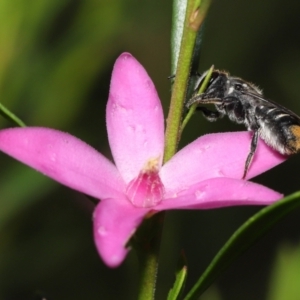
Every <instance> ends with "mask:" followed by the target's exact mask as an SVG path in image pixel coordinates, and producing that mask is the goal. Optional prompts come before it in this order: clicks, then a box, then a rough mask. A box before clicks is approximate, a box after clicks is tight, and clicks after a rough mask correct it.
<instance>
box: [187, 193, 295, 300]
mask: <svg viewBox="0 0 300 300" xmlns="http://www.w3.org/2000/svg"><path fill="white" fill-rule="evenodd" d="M299 207H300V192H296V193H294V194H292V195H290V196H287V197H285V198H283V199H282V200H280V201H278V202H276V203H274V204H273V205H270V206H268V207H265V208H263V209H262V210H261V211H259V212H258V213H257V214H255V215H254V216H252V217H251V218H250V219H249V220H248V221H246V222H245V223H244V224H243V225H242V226H241V227H240V228H239V229H238V230H237V231H236V232H235V233H234V234H233V235H232V236H231V237H230V239H229V240H228V241H227V242H226V244H225V245H224V246H223V247H222V249H221V250H220V251H219V252H218V253H217V255H216V256H215V258H214V259H213V260H212V262H211V263H210V265H209V266H208V267H207V269H206V270H205V271H204V273H203V274H202V276H201V277H200V278H199V280H198V282H197V283H196V284H195V285H194V287H193V288H192V289H191V290H190V292H189V293H188V294H187V296H186V297H185V298H184V299H185V300H188V299H189V300H190V299H198V297H199V296H200V295H201V294H202V293H203V292H204V291H205V290H206V289H207V288H208V287H209V286H210V285H211V284H212V283H213V282H214V281H215V279H216V278H217V277H218V276H220V274H221V273H222V272H223V271H224V270H225V269H226V268H227V267H229V266H230V264H231V263H232V262H233V261H234V260H236V259H237V258H238V257H240V256H241V254H242V253H244V252H245V251H246V250H247V249H248V248H249V247H250V246H252V245H253V244H254V243H255V242H256V241H257V240H258V239H259V238H260V237H261V236H262V235H263V234H265V233H266V232H267V231H268V230H270V229H271V228H272V227H273V226H274V225H275V224H276V223H278V222H279V221H280V220H281V219H282V218H283V217H285V216H286V215H288V214H289V213H290V212H292V211H293V210H295V209H296V208H299Z"/></svg>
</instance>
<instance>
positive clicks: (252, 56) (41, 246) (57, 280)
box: [0, 0, 300, 300]
mask: <svg viewBox="0 0 300 300" xmlns="http://www.w3.org/2000/svg"><path fill="white" fill-rule="evenodd" d="M171 12H172V3H171V1H158V0H151V1H150V0H146V1H133V0H116V1H103V0H102V1H101V0H73V1H71V0H45V1H25V0H0V91H1V100H0V101H1V102H2V103H3V104H5V105H6V106H7V107H9V108H10V109H12V110H13V111H14V112H15V113H17V114H18V115H19V116H20V117H21V118H22V119H23V120H24V121H25V122H26V124H27V125H29V126H44V127H52V128H56V129H60V130H64V131H68V132H70V133H71V134H73V135H76V136H78V137H79V138H81V139H83V140H85V141H86V142H88V143H90V144H91V145H92V146H94V147H95V148H97V149H98V150H99V151H101V152H102V153H104V154H105V155H107V156H110V153H109V148H108V145H107V136H106V130H105V105H106V101H107V95H108V88H109V81H110V75H111V71H112V66H113V63H114V61H115V59H116V58H117V56H118V55H119V54H120V53H122V52H123V51H128V52H131V53H132V54H133V55H134V56H135V57H136V58H137V59H138V60H139V61H140V62H141V63H142V64H143V65H144V67H145V68H146V69H147V71H148V73H149V74H150V76H151V77H152V79H153V81H154V83H155V85H156V87H157V89H158V92H159V95H160V97H161V100H162V101H163V103H164V107H165V112H167V106H168V103H169V99H170V82H169V80H168V79H167V77H168V76H169V75H170V72H171V71H170V28H171ZM299 14H300V2H299V1H294V0H287V1H285V2H284V3H283V2H282V1H279V0H272V1H271V0H265V1H261V0H252V1H245V0H240V1H234V0H227V1H225V0H222V1H221V0H215V1H214V2H213V5H212V7H211V9H210V12H209V15H208V18H207V21H206V24H205V31H204V36H203V48H202V52H201V61H200V67H199V71H203V70H206V69H207V68H209V67H210V66H211V65H212V64H214V65H215V67H216V68H217V69H224V70H228V71H230V73H231V74H232V75H237V76H240V77H242V78H244V79H246V80H248V81H251V82H254V83H256V84H257V85H259V87H261V88H262V89H263V91H264V94H265V96H266V97H267V98H270V99H272V100H274V101H276V102H278V103H280V104H282V105H284V106H286V107H288V108H290V109H291V110H293V111H295V112H296V113H298V114H300V97H299V90H300V55H299V53H300V33H299V29H300V18H299ZM141 101H142V99H141ZM0 122H1V124H0V125H1V128H4V127H9V126H11V124H10V123H8V122H7V121H5V120H3V119H1V120H0ZM229 130H232V131H233V130H243V127H242V126H238V125H236V124H231V123H230V122H229V121H228V120H227V119H226V118H224V119H222V120H221V121H219V122H216V123H209V122H207V121H206V120H205V119H204V118H202V117H201V115H199V116H194V117H193V119H192V121H191V122H190V123H189V124H188V126H187V129H186V131H185V133H184V136H183V139H182V144H181V146H184V145H185V144H186V143H188V142H190V141H192V140H193V139H195V138H196V137H198V136H200V135H202V134H204V133H208V132H218V131H229ZM224 151H226V149H224ZM228 155H230V153H228ZM0 163H1V174H0V237H1V238H0V299H4V300H27V299H28V300H29V299H41V298H42V297H46V298H47V300H69V299H70V300H71V299H72V300H79V299H80V300H81V299H135V297H136V291H137V284H138V268H137V261H136V257H135V253H134V252H132V253H130V255H129V256H128V258H127V260H126V261H125V263H124V264H123V265H122V266H121V267H120V268H118V269H109V268H107V267H106V266H105V265H104V264H103V262H102V260H101V259H100V258H99V256H98V254H97V252H96V250H95V247H94V244H93V238H92V222H91V215H92V211H93V204H92V203H91V202H89V201H88V200H87V199H86V198H85V197H84V196H83V195H80V194H79V193H77V192H75V191H72V190H70V189H68V188H66V187H63V186H61V185H59V184H57V183H55V182H53V181H52V180H50V179H48V178H46V177H44V176H42V175H40V174H38V173H37V172H35V171H33V170H31V169H29V168H28V167H26V166H23V165H21V164H20V163H18V162H16V161H13V160H12V159H11V158H8V157H7V156H5V155H4V154H1V155H0ZM299 169H300V156H299V155H298V156H295V157H291V158H290V159H289V160H288V161H287V162H285V163H284V164H283V165H281V166H278V167H277V168H275V169H273V170H271V171H269V172H267V173H266V174H263V175H261V176H259V177H257V178H255V179H254V181H256V182H260V183H263V184H265V185H267V186H269V187H271V188H273V189H276V190H278V191H280V192H282V193H285V194H290V193H292V192H294V191H296V190H299V179H300V176H299ZM258 210H259V208H255V207H242V208H238V207H233V208H226V209H218V210H210V211H176V212H169V213H168V216H167V221H166V226H165V230H164V237H163V245H162V247H163V248H162V263H161V268H160V273H159V274H158V290H157V299H165V298H166V293H167V291H168V290H169V288H170V286H171V284H172V281H173V279H174V277H173V274H174V270H175V266H176V262H177V259H178V257H179V253H180V251H181V250H182V249H184V251H185V254H186V256H187V259H188V263H189V277H188V282H187V287H191V285H192V284H193V282H194V281H195V280H196V278H197V276H199V275H200V274H201V272H202V271H203V270H204V269H205V267H206V266H207V265H208V263H209V262H210V260H211V259H212V258H213V256H214V255H215V254H216V252H217V251H218V249H219V248H220V247H221V246H222V245H223V243H224V242H225V241H226V240H227V239H228V238H229V236H230V235H231V234H232V233H233V232H234V230H235V229H237V228H238V226H239V225H241V224H242V223H243V222H244V221H245V220H247V218H249V217H250V216H251V215H253V214H254V213H255V212H256V211H258ZM299 216H300V212H299V211H295V212H294V213H293V214H291V215H289V216H288V217H286V218H285V219H284V220H283V221H282V222H280V223H279V224H278V225H277V226H276V227H275V228H274V229H272V230H271V231H270V232H269V233H268V234H267V235H266V236H265V238H264V239H262V240H261V241H259V242H258V243H257V244H256V245H255V246H254V247H253V248H251V249H250V251H248V252H247V253H246V254H245V255H243V257H241V258H240V259H239V260H238V261H237V262H235V263H234V264H233V265H232V266H231V267H230V268H229V269H228V270H227V271H226V272H225V273H224V274H223V275H222V276H221V277H220V278H219V279H218V280H217V282H216V284H215V286H214V287H212V288H211V289H210V290H209V291H208V292H207V293H206V295H204V296H203V298H201V299H230V300H235V299H237V300H238V299H244V300H250V299H283V298H278V295H279V292H278V293H275V296H274V292H273V294H272V291H274V288H275V286H278V283H276V282H277V281H276V278H279V279H278V280H279V282H281V281H282V280H280V278H281V277H280V276H283V275H284V274H286V273H285V272H287V271H286V270H282V269H280V272H276V270H278V268H279V267H278V265H280V257H287V258H289V257H293V255H292V254H291V253H294V252H297V250H298V248H297V247H296V246H297V243H298V242H299V228H300V224H299ZM284 245H294V248H291V247H292V246H289V247H287V246H284ZM287 249H288V250H287ZM291 249H292V250H291ZM293 251H294V252H293ZM298 251H299V250H298ZM278 257H279V258H278ZM276 258H278V259H276ZM292 264H294V263H292ZM284 265H286V264H284ZM294 265H295V264H294ZM299 265H300V264H299ZM274 270H275V271H274ZM299 271H300V270H299ZM278 274H279V275H278ZM276 276H277V277H276ZM278 276H279V277H278ZM299 277H300V276H299ZM299 280H300V279H299ZM297 284H298V283H297ZM298 285H299V284H298ZM289 290H291V288H290V289H289ZM276 297H277V298H276ZM284 299H298V298H287V294H285V298H284Z"/></svg>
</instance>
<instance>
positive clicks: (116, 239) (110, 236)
mask: <svg viewBox="0 0 300 300" xmlns="http://www.w3.org/2000/svg"><path fill="white" fill-rule="evenodd" d="M148 211H149V209H142V208H136V207H134V206H133V205H132V204H131V203H129V201H128V200H127V199H126V198H125V196H123V197H122V199H118V201H116V199H104V200H102V201H101V202H100V203H99V204H98V205H97V207H96V209H95V211H94V239H95V243H96V247H97V249H98V251H99V253H100V255H101V257H102V259H103V260H104V262H105V263H106V264H107V265H108V266H109V267H117V266H119V265H120V264H121V263H122V261H123V260H124V258H125V256H126V255H127V253H128V251H129V249H128V248H126V244H127V243H128V241H129V239H130V237H131V236H132V235H133V234H134V232H135V231H136V229H137V227H138V226H139V225H140V223H141V222H142V221H143V217H144V216H145V215H146V214H147V212H148Z"/></svg>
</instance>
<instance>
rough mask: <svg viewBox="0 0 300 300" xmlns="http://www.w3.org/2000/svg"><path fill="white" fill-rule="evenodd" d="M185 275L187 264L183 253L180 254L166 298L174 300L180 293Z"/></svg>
mask: <svg viewBox="0 0 300 300" xmlns="http://www.w3.org/2000/svg"><path fill="white" fill-rule="evenodd" d="M186 277H187V266H186V259H185V256H184V254H183V253H182V254H181V255H180V259H179V261H178V265H177V270H176V274H175V282H174V285H173V287H172V288H171V289H170V291H169V294H168V298H167V300H176V299H178V297H179V296H180V295H181V294H182V291H183V289H184V285H185V282H186Z"/></svg>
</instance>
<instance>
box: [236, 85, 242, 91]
mask: <svg viewBox="0 0 300 300" xmlns="http://www.w3.org/2000/svg"><path fill="white" fill-rule="evenodd" d="M234 89H235V90H236V91H241V90H242V89H243V86H242V85H241V84H235V85H234Z"/></svg>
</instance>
